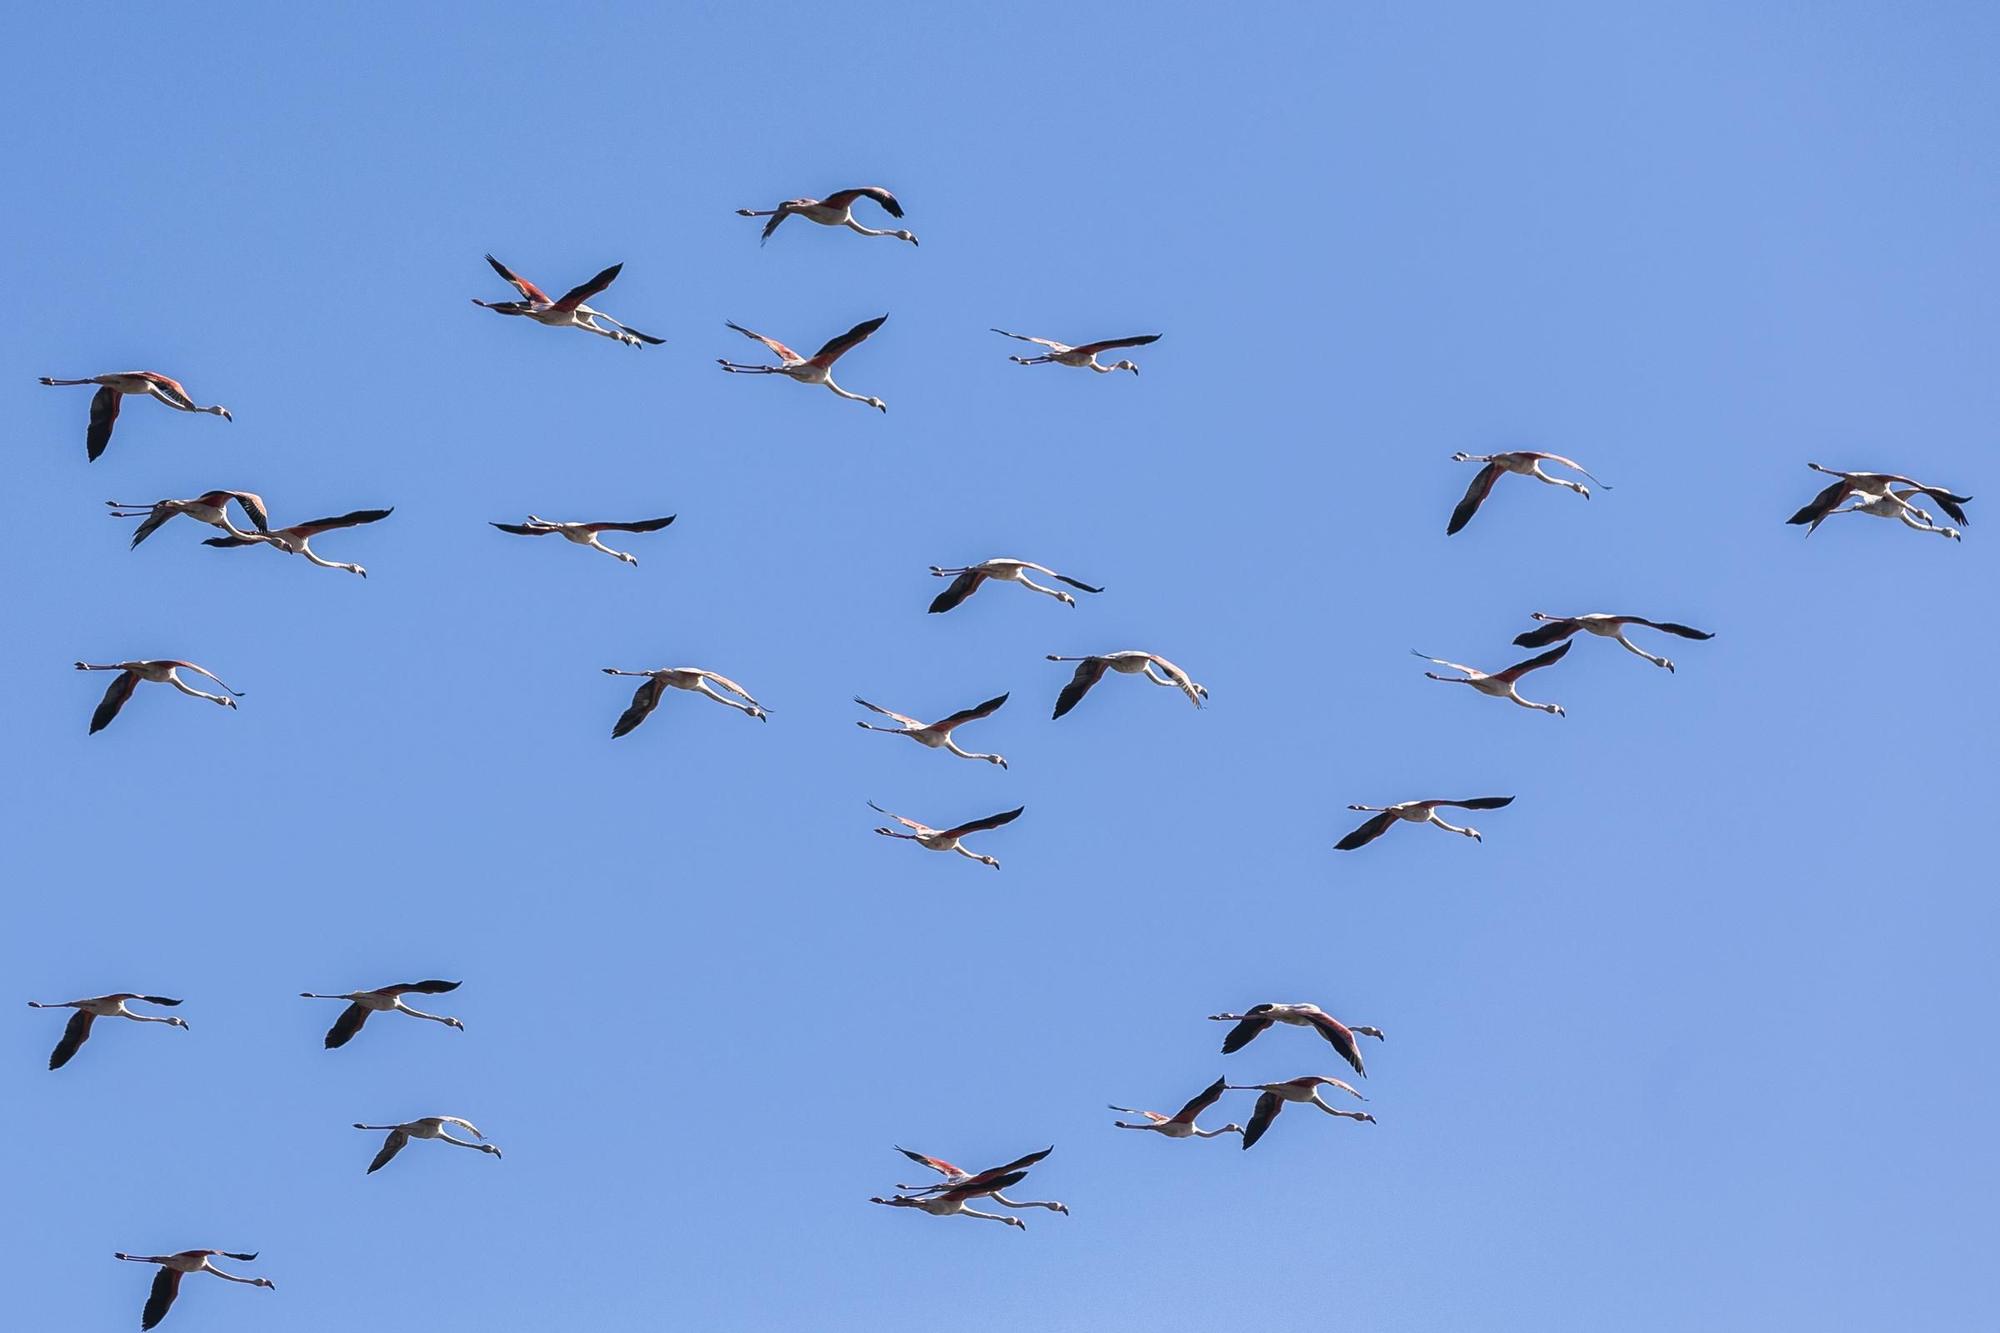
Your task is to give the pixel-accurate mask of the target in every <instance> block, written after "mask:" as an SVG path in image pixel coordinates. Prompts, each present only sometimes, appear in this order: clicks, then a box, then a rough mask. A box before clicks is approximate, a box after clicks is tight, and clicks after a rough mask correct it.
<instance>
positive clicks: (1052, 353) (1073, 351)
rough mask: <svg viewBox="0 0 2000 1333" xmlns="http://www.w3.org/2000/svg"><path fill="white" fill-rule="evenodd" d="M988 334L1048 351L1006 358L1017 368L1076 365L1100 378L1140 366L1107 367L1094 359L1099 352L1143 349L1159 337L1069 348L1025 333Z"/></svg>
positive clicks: (1111, 340)
mask: <svg viewBox="0 0 2000 1333" xmlns="http://www.w3.org/2000/svg"><path fill="white" fill-rule="evenodd" d="M990 331H991V332H993V333H997V334H999V335H1000V336H1001V337H1003V338H1014V339H1017V340H1019V341H1021V342H1024V343H1034V344H1035V345H1036V346H1038V347H1046V348H1048V349H1049V350H1048V351H1046V352H1044V353H1042V355H1040V356H1010V357H1008V358H1007V359H1008V360H1009V361H1012V362H1013V363H1014V364H1015V365H1017V366H1044V365H1057V366H1075V367H1077V368H1078V369H1088V370H1094V371H1096V372H1097V373H1098V374H1100V375H1109V374H1110V373H1111V372H1112V371H1114V370H1129V371H1131V372H1132V373H1133V374H1134V375H1136V374H1138V373H1139V367H1137V366H1135V365H1133V364H1132V363H1131V362H1130V361H1120V362H1117V363H1116V364H1114V365H1109V366H1107V365H1105V364H1104V363H1103V362H1102V361H1099V360H1098V359H1097V354H1098V353H1099V352H1109V351H1115V350H1116V349H1118V348H1120V347H1144V346H1146V345H1147V344H1148V343H1156V342H1158V341H1159V340H1160V335H1159V334H1157V333H1142V334H1139V335H1138V336H1136V337H1132V338H1106V339H1104V340H1103V341H1101V342H1094V343H1079V344H1078V345H1077V346H1075V347H1071V346H1070V345H1069V344H1068V343H1059V342H1057V341H1056V340H1055V339H1053V338H1030V337H1029V336H1028V335H1027V334H1025V333H1009V332H1007V330H1005V329H993V330H990Z"/></svg>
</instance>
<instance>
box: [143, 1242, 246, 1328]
mask: <svg viewBox="0 0 2000 1333" xmlns="http://www.w3.org/2000/svg"><path fill="white" fill-rule="evenodd" d="M111 1257H112V1258H114V1259H123V1260H124V1261H125V1262H126V1263H129V1264H158V1265H159V1266H160V1271H159V1272H158V1273H156V1274H154V1275H153V1290H152V1294H150V1295H149V1296H147V1297H146V1308H145V1310H144V1311H143V1312H142V1313H141V1314H140V1316H139V1327H140V1328H142V1329H148V1328H152V1327H153V1326H155V1325H156V1324H158V1323H159V1322H160V1321H161V1320H162V1319H165V1318H166V1317H167V1311H168V1310H169V1309H171V1308H172V1307H173V1303H174V1297H176V1296H178V1295H180V1294H181V1279H182V1278H183V1277H185V1276H186V1275H187V1274H189V1273H209V1274H212V1275H213V1276H215V1277H219V1278H221V1279H222V1280H223V1281H224V1282H241V1283H242V1284H243V1285H244V1286H246V1287H271V1288H273V1289H275V1287H276V1284H275V1283H273V1282H272V1281H271V1279H270V1278H267V1277H238V1276H237V1275H236V1274H234V1273H225V1272H223V1271H222V1270H221V1269H220V1268H217V1267H216V1266H215V1264H214V1262H213V1261H214V1260H217V1259H235V1260H239V1261H240V1262H242V1263H246V1264H247V1263H249V1262H251V1261H252V1260H254V1259H255V1258H256V1257H257V1254H256V1251H254V1250H253V1251H251V1252H250V1253H249V1254H237V1253H234V1252H233V1251H230V1250H182V1251H181V1252H180V1253H179V1254H124V1253H119V1254H114V1255H112V1256H111Z"/></svg>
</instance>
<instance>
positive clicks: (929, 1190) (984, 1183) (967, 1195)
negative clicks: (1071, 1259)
mask: <svg viewBox="0 0 2000 1333" xmlns="http://www.w3.org/2000/svg"><path fill="white" fill-rule="evenodd" d="M896 1151H897V1152H899V1153H901V1154H903V1156H905V1157H907V1158H909V1159H910V1160H911V1161H913V1162H915V1163H917V1164H918V1165H919V1166H924V1167H928V1168H930V1169H931V1170H933V1171H935V1172H937V1173H938V1174H939V1175H940V1176H943V1177H944V1180H943V1182H942V1183H941V1184H937V1185H901V1184H899V1185H897V1186H896V1188H897V1189H899V1190H908V1191H911V1193H909V1194H906V1195H901V1196H898V1197H897V1198H896V1199H871V1200H869V1202H870V1203H886V1204H890V1205H891V1206H901V1207H905V1208H908V1207H917V1208H923V1209H924V1210H925V1211H926V1212H930V1213H932V1215H933V1216H938V1217H947V1216H950V1215H951V1214H952V1213H955V1212H959V1211H961V1210H960V1209H956V1208H952V1209H946V1210H943V1211H938V1210H935V1209H932V1208H930V1207H927V1206H926V1205H927V1203H932V1202H936V1201H938V1200H940V1199H945V1198H950V1197H953V1196H956V1197H957V1198H958V1200H959V1201H960V1202H964V1201H965V1200H967V1199H974V1198H978V1197H980V1196H982V1195H984V1196H985V1197H987V1198H990V1199H992V1200H993V1202H995V1203H997V1204H999V1205H1000V1206H1001V1207H1003V1208H1014V1209H1021V1208H1046V1209H1048V1210H1049V1211H1050V1212H1052V1213H1062V1214H1064V1215H1067V1214H1068V1213H1069V1205H1068V1204H1063V1203H1057V1202H1055V1201H1054V1200H1049V1199H1023V1200H1015V1199H1010V1198H1008V1197H1007V1196H1006V1195H1005V1194H1003V1193H1001V1191H1002V1190H1005V1189H1009V1188H1011V1187H1013V1186H1014V1185H1017V1184H1019V1183H1020V1182H1021V1181H1022V1180H1024V1179H1026V1178H1027V1174H1028V1168H1029V1167H1032V1166H1033V1165H1034V1164H1035V1163H1037V1162H1039V1161H1041V1160H1042V1159H1043V1158H1044V1157H1047V1156H1048V1155H1049V1154H1050V1153H1052V1152H1054V1151H1055V1149H1054V1147H1048V1148H1043V1149H1041V1150H1040V1151H1039V1152H1031V1153H1029V1154H1027V1155H1026V1156H1025V1157H1017V1158H1015V1159H1014V1160H1013V1161H1011V1162H1008V1163H1007V1164H1005V1165H1004V1166H994V1167H988V1168H987V1169H986V1170H984V1171H978V1172H968V1171H966V1170H964V1169H963V1168H961V1167H957V1166H953V1165H952V1164H951V1163H950V1162H947V1161H945V1160H944V1159H943V1158H942V1157H928V1156H926V1155H924V1154H923V1153H920V1152H912V1151H911V1150H910V1149H908V1148H903V1147H898V1148H897V1149H896ZM970 1215H971V1216H973V1217H993V1216H994V1215H993V1214H991V1213H972V1214H970ZM997 1220H999V1221H1003V1222H1005V1221H1013V1222H1014V1224H1015V1225H1016V1226H1019V1225H1021V1223H1020V1221H1019V1219H1009V1218H998V1219H997Z"/></svg>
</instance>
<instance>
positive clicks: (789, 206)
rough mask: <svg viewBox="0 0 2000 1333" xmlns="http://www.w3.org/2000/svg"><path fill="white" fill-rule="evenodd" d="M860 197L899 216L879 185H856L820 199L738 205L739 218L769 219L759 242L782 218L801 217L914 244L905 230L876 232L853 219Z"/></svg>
mask: <svg viewBox="0 0 2000 1333" xmlns="http://www.w3.org/2000/svg"><path fill="white" fill-rule="evenodd" d="M862 199H873V200H874V201H875V202H876V203H878V204H880V205H882V211H883V212H885V213H887V214H888V215H889V216H890V217H892V218H899V217H901V216H903V206H902V205H901V204H899V203H897V202H896V196H895V195H893V194H890V193H889V192H888V191H887V190H885V189H883V188H882V187H881V186H879V185H857V186H855V187H854V188H853V189H851V190H835V191H834V192H833V193H832V194H830V195H828V196H827V197H826V198H824V199H787V200H785V202H784V203H782V204H779V205H778V206H777V207H776V208H739V209H737V210H736V216H737V217H739V218H769V219H771V220H770V221H769V222H766V223H765V224H764V234H763V235H762V236H760V237H758V238H757V243H758V244H759V245H762V244H763V243H764V242H765V241H768V240H770V239H771V233H772V232H774V231H776V230H777V229H778V225H779V224H780V223H782V222H783V221H784V220H785V219H786V218H804V219H805V220H806V221H807V222H817V223H819V225H820V226H822V227H845V228H847V229H848V230H849V231H854V232H859V233H860V234H861V235H863V236H893V237H895V238H896V239H897V240H899V241H908V242H909V243H910V244H911V245H915V244H916V243H917V238H916V237H915V236H912V235H911V234H910V233H909V232H907V231H876V230H875V229H874V228H872V227H864V226H862V225H861V224H860V223H859V222H856V221H855V220H854V205H855V204H856V203H857V202H858V201H860V200H862Z"/></svg>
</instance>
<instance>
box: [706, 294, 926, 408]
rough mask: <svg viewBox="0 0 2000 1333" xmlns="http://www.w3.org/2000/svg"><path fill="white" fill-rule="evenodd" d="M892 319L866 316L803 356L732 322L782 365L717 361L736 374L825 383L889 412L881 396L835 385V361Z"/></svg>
mask: <svg viewBox="0 0 2000 1333" xmlns="http://www.w3.org/2000/svg"><path fill="white" fill-rule="evenodd" d="M888 318H889V317H888V316H887V315H877V316H876V317H875V318H873V319H864V320H862V321H861V322H860V323H859V324H856V325H855V326H854V327H853V328H851V329H849V330H848V331H847V332H845V333H843V334H841V335H840V336H839V337H838V338H834V339H832V340H830V341H829V342H828V343H827V344H826V346H824V347H822V348H820V349H819V350H818V351H817V352H814V353H813V354H812V355H811V356H800V355H799V354H798V353H797V352H794V351H793V350H792V349H791V348H789V347H787V346H785V345H784V344H783V343H781V342H779V341H778V340H777V339H776V338H766V337H765V336H764V335H763V334H761V333H752V332H751V331H750V330H749V329H746V328H744V327H743V326H742V325H741V324H737V323H733V322H730V323H729V327H730V328H732V329H735V330H736V331H737V332H738V333H740V334H742V335H743V336H744V337H746V338H754V339H756V340H757V341H758V342H760V343H763V344H764V346H766V347H768V348H770V349H771V351H772V353H773V354H774V355H776V356H777V357H778V359H779V361H780V362H781V363H782V364H780V365H775V366H753V365H746V364H744V363H742V362H738V361H729V360H725V359H723V358H721V357H717V358H716V362H715V363H716V364H717V365H719V366H721V367H722V368H723V369H724V370H726V371H729V372H730V373H731V374H735V375H790V376H791V377H792V378H793V379H795V380H797V381H798V382H799V383H801V384H824V385H825V386H826V387H827V388H829V389H831V390H833V391H834V392H835V393H837V394H839V395H840V396H841V397H842V398H851V399H853V400H854V401H855V402H857V403H866V404H868V406H870V407H872V408H874V409H875V410H876V411H878V412H887V411H888V410H889V405H888V404H887V403H885V402H883V401H882V400H881V399H880V398H866V397H863V396H862V395H861V394H858V393H849V392H848V391H847V390H845V389H843V388H841V387H840V386H839V385H838V384H835V383H834V382H833V363H834V362H836V361H838V360H840V358H841V357H843V356H845V355H846V354H847V353H848V352H850V351H852V350H853V349H854V348H856V347H858V346H860V345H861V344H862V342H864V341H865V340H866V339H867V337H868V335H869V334H871V333H873V332H875V330H877V329H879V328H881V327H882V322H883V321H884V320H886V319H888ZM725 322H728V321H725Z"/></svg>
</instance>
